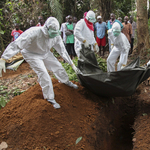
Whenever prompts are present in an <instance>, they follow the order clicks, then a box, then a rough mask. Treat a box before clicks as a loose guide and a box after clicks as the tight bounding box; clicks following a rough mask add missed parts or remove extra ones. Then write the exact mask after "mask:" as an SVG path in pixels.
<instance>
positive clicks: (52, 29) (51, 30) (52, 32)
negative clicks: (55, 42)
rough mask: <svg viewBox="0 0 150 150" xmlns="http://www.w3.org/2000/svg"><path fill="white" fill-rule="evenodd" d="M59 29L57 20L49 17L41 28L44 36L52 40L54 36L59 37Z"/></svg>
mask: <svg viewBox="0 0 150 150" xmlns="http://www.w3.org/2000/svg"><path fill="white" fill-rule="evenodd" d="M59 28H60V25H59V22H58V20H57V19H56V18H55V17H49V18H48V19H47V20H46V22H45V24H44V26H43V31H44V34H46V35H47V36H49V37H50V38H54V37H55V36H58V35H60V34H59Z"/></svg>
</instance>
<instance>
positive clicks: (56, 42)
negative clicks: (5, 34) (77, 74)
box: [0, 17, 78, 108]
mask: <svg viewBox="0 0 150 150" xmlns="http://www.w3.org/2000/svg"><path fill="white" fill-rule="evenodd" d="M52 47H53V48H55V50H56V51H57V52H58V53H59V54H60V55H61V56H62V57H63V59H64V60H65V61H66V62H68V63H69V64H70V65H71V66H72V67H73V69H74V70H75V71H76V70H77V68H76V67H75V65H74V64H73V62H72V60H71V59H70V57H69V55H68V53H67V52H66V49H65V46H64V44H63V41H62V39H61V36H60V35H59V22H58V21H57V19H56V18H54V17H49V18H48V19H47V20H46V22H45V24H44V26H43V27H38V28H37V27H31V28H29V29H28V30H26V31H25V32H24V33H23V34H21V35H20V36H19V38H18V39H17V40H15V41H14V42H12V43H10V44H9V45H8V47H7V48H6V50H5V51H4V53H3V55H2V59H9V58H11V57H12V56H14V55H16V54H17V53H18V52H20V51H21V53H22V55H23V57H24V59H25V60H26V61H27V62H28V63H29V64H30V66H31V67H32V69H33V70H34V71H35V72H36V74H37V75H38V82H39V84H40V86H41V87H42V92H43V96H44V99H47V100H48V101H49V102H51V103H52V104H53V106H54V108H60V105H59V104H58V103H56V101H55V99H54V91H53V85H52V81H51V78H50V76H49V74H48V72H47V69H48V70H50V71H53V73H54V75H55V76H56V77H57V79H58V80H59V81H60V82H62V83H65V84H66V85H68V86H70V87H74V88H78V87H77V85H75V84H73V83H72V82H70V81H69V78H68V75H67V73H66V71H65V69H64V68H63V67H62V65H61V63H60V62H59V61H58V60H57V59H56V58H55V57H54V55H53V53H52V52H51V51H50V49H51V48H52ZM2 59H1V61H3V60H2ZM0 64H3V63H1V62H0ZM2 69H4V68H1V69H0V72H1V71H2Z"/></svg>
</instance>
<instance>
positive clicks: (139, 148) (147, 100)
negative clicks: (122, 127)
mask: <svg viewBox="0 0 150 150" xmlns="http://www.w3.org/2000/svg"><path fill="white" fill-rule="evenodd" d="M136 103H137V110H138V113H137V115H136V118H135V122H134V126H133V128H134V130H135V134H134V137H133V145H134V146H133V150H149V149H150V86H142V88H141V92H140V94H139V95H138V98H137V100H136Z"/></svg>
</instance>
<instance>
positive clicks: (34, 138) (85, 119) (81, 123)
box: [0, 63, 150, 150]
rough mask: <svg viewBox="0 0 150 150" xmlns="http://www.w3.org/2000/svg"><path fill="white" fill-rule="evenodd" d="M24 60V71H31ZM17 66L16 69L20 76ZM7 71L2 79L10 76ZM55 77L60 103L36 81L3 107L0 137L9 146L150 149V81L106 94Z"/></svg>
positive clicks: (53, 149) (59, 149)
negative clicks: (126, 93) (127, 92)
mask: <svg viewBox="0 0 150 150" xmlns="http://www.w3.org/2000/svg"><path fill="white" fill-rule="evenodd" d="M22 65H23V67H25V66H26V67H25V68H24V73H25V74H26V73H28V72H29V71H32V70H31V69H30V67H29V66H28V65H27V64H24V63H23V64H22ZM18 69H19V68H18ZM20 69H22V68H21V67H20ZM19 71H20V70H17V72H15V73H16V74H15V73H14V74H13V75H14V76H15V77H16V76H17V75H18V77H19V78H20V76H19ZM7 73H8V71H7ZM7 73H6V74H5V75H4V77H3V80H4V81H5V80H7V79H6V78H5V77H6V76H7V78H8V77H10V76H9V75H8V74H7ZM20 73H23V71H20ZM14 76H13V77H11V78H12V79H13V78H14ZM35 79H37V78H35ZM35 79H34V81H35ZM26 80H27V79H26ZM26 80H25V81H26ZM52 81H53V86H54V92H55V99H56V101H57V102H58V103H59V104H60V105H61V109H58V110H55V109H54V108H53V106H52V105H51V104H50V103H48V102H47V101H46V100H44V99H43V95H42V91H41V88H40V86H39V84H36V85H34V86H32V87H30V88H29V89H28V90H27V91H25V92H24V93H22V94H21V95H19V96H16V97H14V98H13V99H12V100H11V101H10V102H8V103H7V105H6V106H5V107H4V108H2V109H1V110H0V143H1V142H2V141H5V142H6V143H7V144H8V150H24V149H26V150H81V149H84V150H132V149H134V150H148V149H149V143H150V140H149V139H150V134H149V130H150V128H149V126H150V117H149V115H150V111H149V110H150V108H149V107H150V101H149V96H150V95H149V92H150V88H149V86H147V85H144V84H141V85H140V87H139V88H138V89H137V90H136V93H135V94H134V95H133V96H132V97H125V98H104V97H98V96H96V95H95V94H93V93H91V92H90V91H89V90H87V89H85V88H84V87H82V86H81V85H80V84H79V83H77V84H78V86H79V89H77V90H75V89H73V88H70V87H68V86H66V85H64V84H61V83H58V81H57V80H56V79H52ZM81 136H82V140H81V141H80V142H79V143H78V144H77V145H75V142H76V140H77V139H78V138H79V137H81Z"/></svg>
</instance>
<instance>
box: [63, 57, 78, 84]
mask: <svg viewBox="0 0 150 150" xmlns="http://www.w3.org/2000/svg"><path fill="white" fill-rule="evenodd" d="M73 63H74V64H75V66H77V63H78V58H77V57H75V58H74V59H73ZM61 64H62V66H63V67H64V68H65V70H66V72H67V74H68V76H69V80H71V81H76V82H78V77H77V75H76V73H75V72H74V70H73V69H72V67H71V66H70V65H69V64H68V63H64V62H61Z"/></svg>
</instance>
